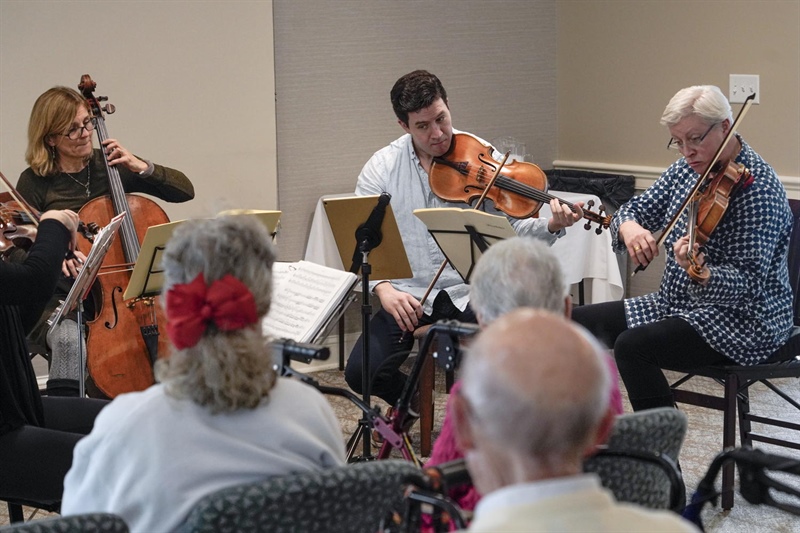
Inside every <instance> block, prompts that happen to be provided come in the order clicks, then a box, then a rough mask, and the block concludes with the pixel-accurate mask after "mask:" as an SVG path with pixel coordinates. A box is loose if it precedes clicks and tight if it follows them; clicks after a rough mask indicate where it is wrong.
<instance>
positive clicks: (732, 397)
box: [722, 374, 739, 511]
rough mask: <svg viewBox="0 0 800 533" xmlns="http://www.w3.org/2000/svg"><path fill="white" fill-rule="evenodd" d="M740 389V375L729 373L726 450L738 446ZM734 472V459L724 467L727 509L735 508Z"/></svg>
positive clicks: (724, 421) (723, 500) (725, 507)
mask: <svg viewBox="0 0 800 533" xmlns="http://www.w3.org/2000/svg"><path fill="white" fill-rule="evenodd" d="M738 390H739V379H738V377H737V376H736V375H735V374H728V375H727V376H726V379H725V411H724V412H723V422H722V448H723V449H724V450H727V449H729V448H733V447H734V446H736V401H737V400H736V398H737V396H736V393H737V392H738ZM734 473H735V471H734V464H733V462H732V461H731V462H729V463H727V464H726V465H725V466H723V467H722V508H723V509H725V510H726V511H727V510H728V509H731V508H733V481H734Z"/></svg>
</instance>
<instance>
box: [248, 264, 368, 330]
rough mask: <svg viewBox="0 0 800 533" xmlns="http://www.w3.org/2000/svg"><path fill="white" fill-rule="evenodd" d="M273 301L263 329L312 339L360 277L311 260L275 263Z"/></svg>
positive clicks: (273, 270)
mask: <svg viewBox="0 0 800 533" xmlns="http://www.w3.org/2000/svg"><path fill="white" fill-rule="evenodd" d="M272 275H273V290H272V305H271V307H270V311H269V313H268V314H267V316H266V317H265V318H264V322H263V327H264V332H265V333H267V334H268V335H271V336H273V337H275V338H288V339H293V340H295V341H297V342H312V341H313V340H314V338H315V336H316V335H317V333H318V332H319V331H320V329H321V328H322V326H323V325H324V324H325V323H326V322H327V319H328V317H330V315H331V314H332V313H334V312H335V311H336V309H338V307H339V305H341V303H342V300H344V298H345V297H346V296H347V294H348V293H349V292H350V290H351V289H352V288H353V286H355V283H356V281H357V278H356V275H355V274H352V273H350V272H344V271H342V270H336V269H333V268H329V267H325V266H322V265H317V264H315V263H311V262H308V261H299V262H297V263H277V262H276V263H275V264H274V265H273V269H272Z"/></svg>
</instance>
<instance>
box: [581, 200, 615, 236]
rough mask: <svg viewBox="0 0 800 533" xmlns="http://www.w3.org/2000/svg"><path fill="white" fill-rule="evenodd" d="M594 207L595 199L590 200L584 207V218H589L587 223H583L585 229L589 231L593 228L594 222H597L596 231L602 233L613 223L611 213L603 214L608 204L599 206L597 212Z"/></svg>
mask: <svg viewBox="0 0 800 533" xmlns="http://www.w3.org/2000/svg"><path fill="white" fill-rule="evenodd" d="M592 207H594V200H589V201H588V202H586V205H585V206H584V207H583V218H585V219H586V220H587V222H586V224H584V225H583V229H585V230H587V231H588V230H590V229H592V222H596V223H597V227H596V228H595V229H594V232H595V233H597V234H598V235H601V234H602V233H603V230H604V229H608V226H610V225H611V215H605V216H603V213H605V212H606V206H604V205H603V204H600V205H599V206H597V212H596V213H595V212H594V211H592Z"/></svg>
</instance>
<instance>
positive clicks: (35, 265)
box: [0, 219, 70, 435]
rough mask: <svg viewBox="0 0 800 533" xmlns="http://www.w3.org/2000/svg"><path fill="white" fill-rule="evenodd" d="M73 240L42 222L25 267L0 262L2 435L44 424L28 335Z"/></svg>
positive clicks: (61, 229) (62, 229)
mask: <svg viewBox="0 0 800 533" xmlns="http://www.w3.org/2000/svg"><path fill="white" fill-rule="evenodd" d="M69 239H70V234H69V231H68V230H67V228H65V227H64V226H63V225H62V224H61V223H59V222H58V221H56V220H52V219H48V220H43V221H42V222H41V224H40V225H39V232H38V236H37V238H36V242H35V243H34V244H33V246H31V249H30V253H29V254H28V258H27V259H26V260H25V261H24V262H23V263H9V262H6V261H0V435H2V434H5V433H8V432H9V431H11V430H13V429H16V428H19V427H21V426H23V425H26V424H27V425H34V426H41V425H42V423H43V415H42V400H41V397H40V396H39V388H38V385H37V383H36V374H35V373H34V371H33V365H32V364H31V360H30V356H29V354H28V346H27V343H26V342H25V332H26V331H27V329H28V328H31V327H32V326H33V325H34V323H35V322H36V320H37V319H38V318H39V316H40V314H41V312H42V309H43V308H44V306H45V304H46V303H47V301H48V300H49V298H50V295H51V294H53V291H54V290H55V286H56V281H57V280H58V276H59V274H60V273H61V262H62V261H63V259H64V255H65V254H66V253H67V250H68V244H69Z"/></svg>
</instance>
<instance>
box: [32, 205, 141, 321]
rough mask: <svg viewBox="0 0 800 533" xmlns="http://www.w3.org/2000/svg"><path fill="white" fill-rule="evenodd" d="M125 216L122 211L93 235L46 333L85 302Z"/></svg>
mask: <svg viewBox="0 0 800 533" xmlns="http://www.w3.org/2000/svg"><path fill="white" fill-rule="evenodd" d="M125 215H126V212H125V211H123V212H122V213H120V214H119V215H117V216H115V217H114V218H112V219H111V220H110V221H109V223H108V225H106V226H104V227H103V228H102V229H101V230H100V232H99V233H98V234H97V235H95V237H94V242H93V243H92V249H91V250H89V255H88V256H86V261H85V262H84V264H83V267H82V268H81V271H80V272H79V273H78V275H77V277H76V278H75V281H74V282H73V284H72V287H70V290H69V293H68V294H67V297H66V299H65V300H64V301H63V302H62V304H61V305H60V306H59V307H58V310H57V311H56V312H55V313H54V314H53V316H52V317H51V318H50V319H48V321H47V322H48V324H49V326H50V327H49V329H48V333H50V332H52V331H53V328H55V327H56V325H58V323H59V322H60V321H61V319H62V318H63V317H64V316H65V315H66V314H67V313H69V312H70V311H72V309H74V308H75V306H76V305H77V304H78V303H79V302H82V301H83V300H85V299H86V297H87V296H88V295H89V291H90V290H91V288H92V284H93V283H94V280H95V278H96V277H97V273H98V272H99V271H100V266H101V265H102V264H103V259H105V257H106V253H107V252H108V249H109V248H110V247H111V244H112V243H113V242H114V237H115V236H116V234H117V231H118V230H119V227H120V225H121V224H122V219H123V218H125ZM79 325H80V324H79Z"/></svg>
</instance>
